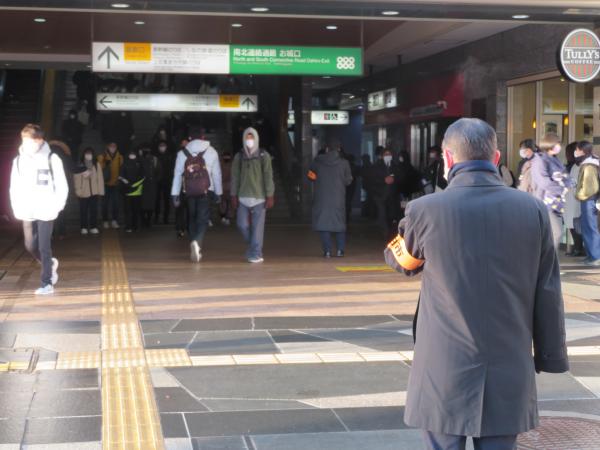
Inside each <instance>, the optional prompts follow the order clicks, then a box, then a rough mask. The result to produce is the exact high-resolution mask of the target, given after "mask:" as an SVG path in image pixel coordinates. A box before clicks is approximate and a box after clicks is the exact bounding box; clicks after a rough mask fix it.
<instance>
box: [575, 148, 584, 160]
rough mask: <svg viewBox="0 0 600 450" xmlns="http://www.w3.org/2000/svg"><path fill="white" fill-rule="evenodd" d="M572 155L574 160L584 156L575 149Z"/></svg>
mask: <svg viewBox="0 0 600 450" xmlns="http://www.w3.org/2000/svg"><path fill="white" fill-rule="evenodd" d="M574 155H575V158H581V157H583V156H585V153H583V152H582V151H581V150H579V149H577V150H575V153H574Z"/></svg>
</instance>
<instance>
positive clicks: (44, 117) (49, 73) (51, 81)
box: [40, 69, 56, 133]
mask: <svg viewBox="0 0 600 450" xmlns="http://www.w3.org/2000/svg"><path fill="white" fill-rule="evenodd" d="M55 83H56V70H54V69H46V70H45V71H44V76H43V78H42V96H41V98H42V105H41V106H42V107H41V114H40V125H41V127H42V129H43V130H45V131H46V132H47V133H50V132H51V130H52V129H53V126H54V88H55Z"/></svg>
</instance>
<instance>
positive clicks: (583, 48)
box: [560, 28, 600, 83]
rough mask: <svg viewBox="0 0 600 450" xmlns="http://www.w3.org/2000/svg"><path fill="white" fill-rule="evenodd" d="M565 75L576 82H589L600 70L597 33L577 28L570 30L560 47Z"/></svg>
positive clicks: (599, 40)
mask: <svg viewBox="0 0 600 450" xmlns="http://www.w3.org/2000/svg"><path fill="white" fill-rule="evenodd" d="M560 65H561V68H562V71H563V73H564V75H565V76H566V77H567V78H569V79H570V80H571V81H574V82H576V83H587V82H588V81H591V80H593V79H594V78H596V76H597V75H598V72H600V39H598V36H597V35H596V33H594V32H592V31H590V30H586V29H583V28H581V29H577V30H574V31H572V32H570V33H569V34H568V35H567V37H566V38H565V40H564V41H563V43H562V46H561V48H560Z"/></svg>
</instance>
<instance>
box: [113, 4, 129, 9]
mask: <svg viewBox="0 0 600 450" xmlns="http://www.w3.org/2000/svg"><path fill="white" fill-rule="evenodd" d="M110 6H112V7H113V8H121V9H124V8H129V3H113V4H112V5H110Z"/></svg>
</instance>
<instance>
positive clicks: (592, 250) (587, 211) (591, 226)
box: [581, 199, 600, 261]
mask: <svg viewBox="0 0 600 450" xmlns="http://www.w3.org/2000/svg"><path fill="white" fill-rule="evenodd" d="M581 234H583V242H584V244H585V250H586V251H587V254H588V258H590V259H591V260H593V261H595V260H597V259H600V233H599V232H598V210H597V209H596V200H595V199H591V200H586V201H585V202H581Z"/></svg>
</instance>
